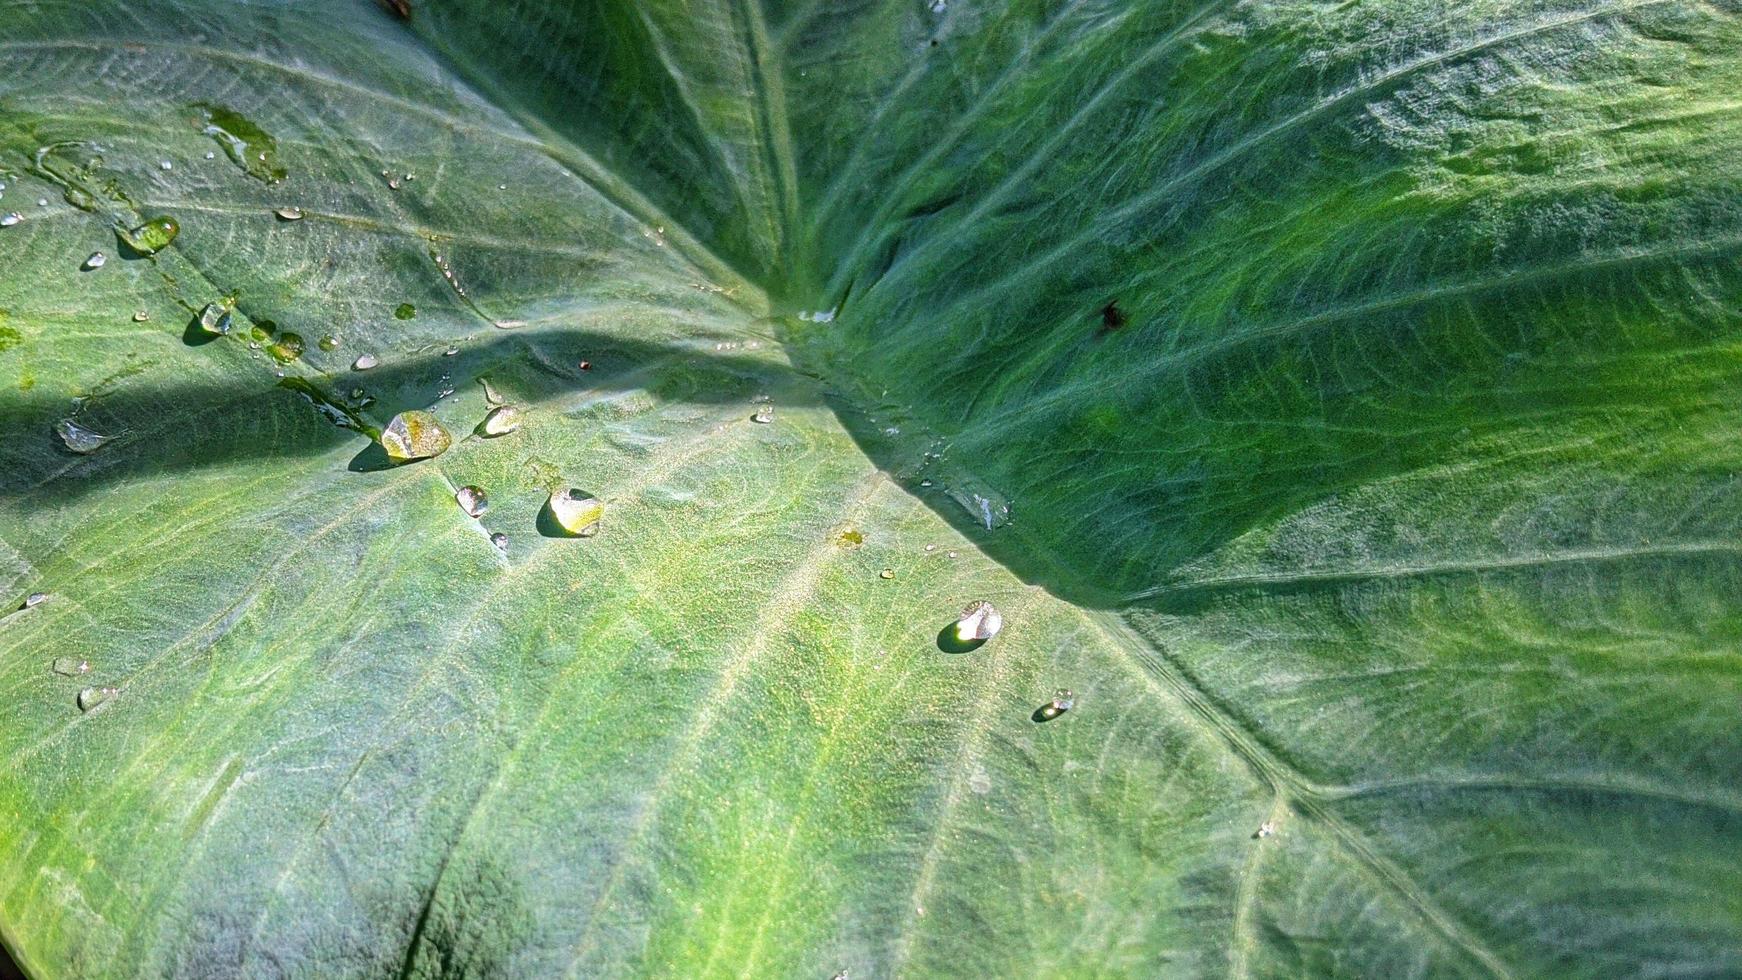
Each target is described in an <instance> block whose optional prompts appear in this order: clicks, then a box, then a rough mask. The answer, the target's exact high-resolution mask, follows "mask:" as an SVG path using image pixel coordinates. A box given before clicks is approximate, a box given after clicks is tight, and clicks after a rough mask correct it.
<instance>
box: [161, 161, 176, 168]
mask: <svg viewBox="0 0 1742 980" xmlns="http://www.w3.org/2000/svg"><path fill="white" fill-rule="evenodd" d="M157 169H159V170H174V169H175V164H172V163H170V162H169V161H168V160H159V161H157Z"/></svg>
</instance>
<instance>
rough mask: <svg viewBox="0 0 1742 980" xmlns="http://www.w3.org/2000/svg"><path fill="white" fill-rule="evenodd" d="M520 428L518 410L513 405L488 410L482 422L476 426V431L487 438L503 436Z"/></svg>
mask: <svg viewBox="0 0 1742 980" xmlns="http://www.w3.org/2000/svg"><path fill="white" fill-rule="evenodd" d="M518 428H520V409H518V408H515V407H514V406H513V405H501V406H498V407H496V408H492V409H491V410H490V414H488V415H486V416H484V421H483V423H482V424H481V425H479V426H478V431H479V432H481V433H483V434H484V435H485V436H487V437H489V438H492V439H493V438H495V437H496V436H505V435H507V434H508V433H510V432H513V431H515V430H516V429H518Z"/></svg>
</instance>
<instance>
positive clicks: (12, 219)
mask: <svg viewBox="0 0 1742 980" xmlns="http://www.w3.org/2000/svg"><path fill="white" fill-rule="evenodd" d="M23 220H24V215H22V214H19V213H18V212H17V211H11V212H8V213H6V214H5V215H0V228H10V227H12V226H13V225H15V224H17V223H19V222H20V221H23Z"/></svg>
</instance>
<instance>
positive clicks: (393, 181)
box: [387, 177, 399, 190]
mask: <svg viewBox="0 0 1742 980" xmlns="http://www.w3.org/2000/svg"><path fill="white" fill-rule="evenodd" d="M387 186H388V188H389V189H390V190H398V189H399V178H398V177H389V178H387Z"/></svg>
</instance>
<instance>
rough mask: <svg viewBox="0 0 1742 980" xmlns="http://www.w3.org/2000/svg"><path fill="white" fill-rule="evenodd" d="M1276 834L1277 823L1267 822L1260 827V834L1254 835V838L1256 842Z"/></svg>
mask: <svg viewBox="0 0 1742 980" xmlns="http://www.w3.org/2000/svg"><path fill="white" fill-rule="evenodd" d="M1274 833H1276V821H1274V820H1266V821H1264V822H1263V823H1261V824H1259V825H1258V833H1256V834H1253V835H1252V838H1253V839H1254V840H1262V839H1264V838H1266V837H1269V836H1270V835H1272V834H1274Z"/></svg>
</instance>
